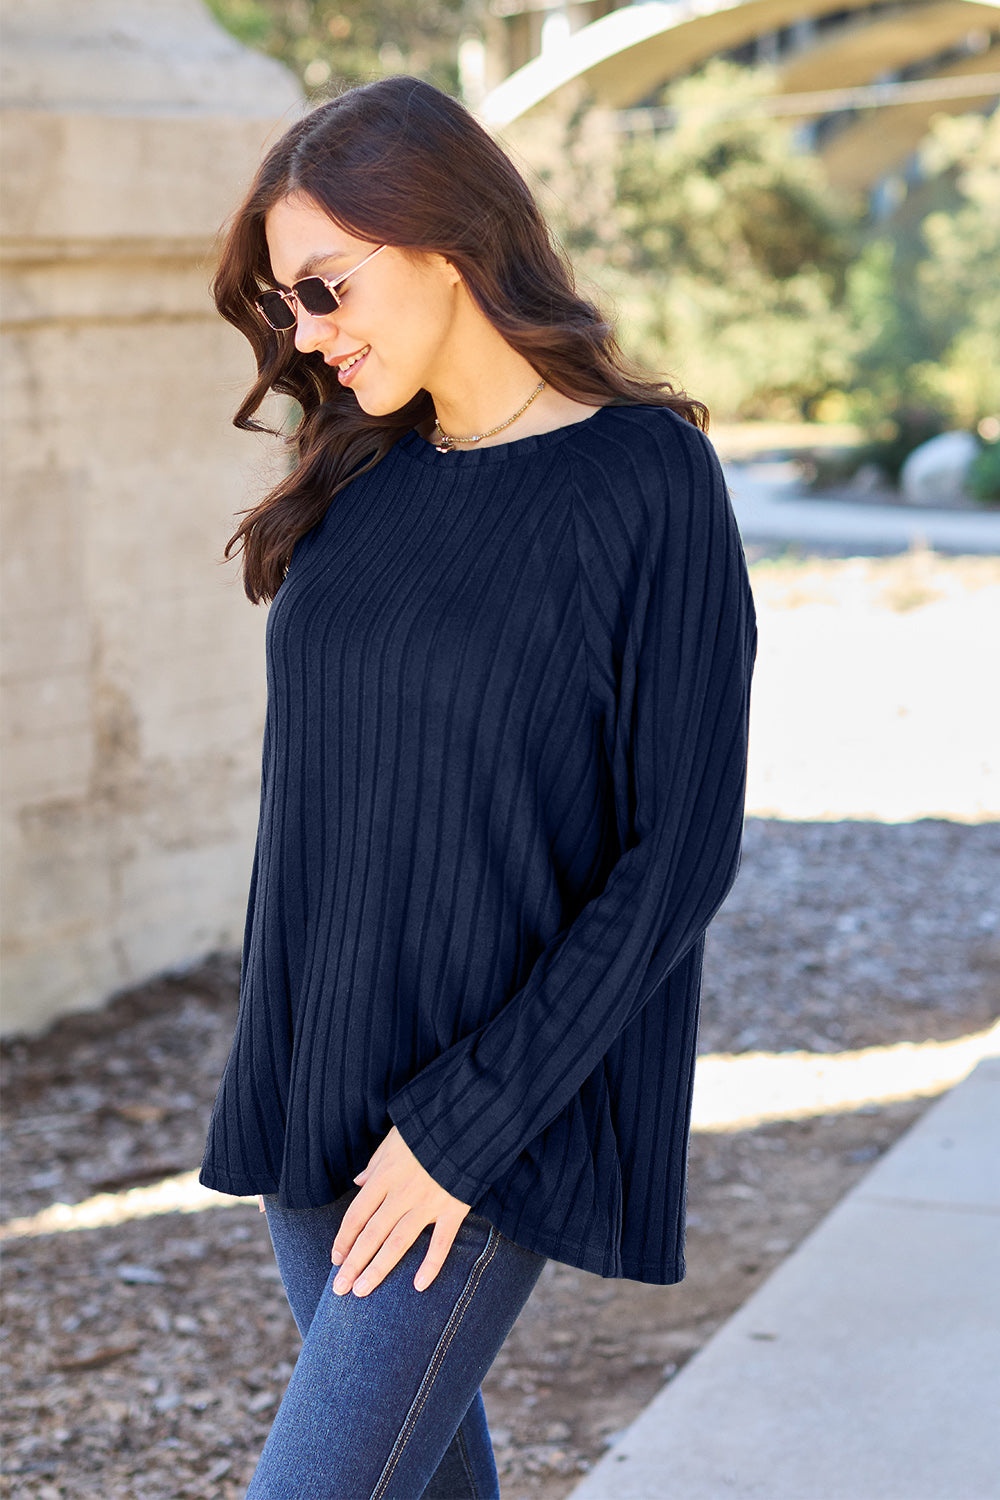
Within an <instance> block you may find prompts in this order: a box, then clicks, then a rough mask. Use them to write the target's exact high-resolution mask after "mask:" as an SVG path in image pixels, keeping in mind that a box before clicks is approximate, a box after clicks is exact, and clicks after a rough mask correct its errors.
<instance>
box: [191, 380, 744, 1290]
mask: <svg viewBox="0 0 1000 1500" xmlns="http://www.w3.org/2000/svg"><path fill="white" fill-rule="evenodd" d="M755 649H756V626H755V616H754V608H753V601H752V597H751V594H750V587H749V582H748V578H747V572H746V566H745V562H744V557H743V551H742V547H741V544H740V539H739V535H738V532H737V529H736V524H735V521H734V518H733V514H732V510H731V507H730V503H729V498H728V495H727V492H726V486H725V482H724V480H723V477H722V472H721V470H720V467H719V463H718V459H717V458H716V455H715V452H714V450H713V448H712V446H711V444H710V443H709V441H708V439H707V438H706V437H705V436H704V435H703V434H702V433H701V432H699V431H698V430H697V429H696V428H695V427H693V426H691V425H690V424H689V423H687V422H685V421H684V420H683V419H682V418H680V417H678V416H677V415H675V414H674V413H673V412H671V411H670V410H668V409H666V408H662V407H651V406H638V405H633V406H628V405H621V406H618V405H614V406H606V407H603V408H601V410H599V411H598V412H596V413H594V414H593V415H591V416H590V417H588V418H586V419H585V420H583V421H582V422H578V423H576V424H573V425H570V426H566V427H561V428H559V429H557V430H556V431H553V432H547V433H542V434H539V435H535V436H531V437H526V438H521V439H519V440H516V441H512V442H508V443H504V444H501V445H499V446H494V447H491V448H480V449H469V450H459V451H458V452H452V453H445V454H442V453H439V452H438V451H437V450H436V449H435V448H434V447H433V446H432V445H431V444H430V443H428V442H426V441H425V440H424V439H423V438H421V437H420V436H419V435H418V434H417V433H416V432H410V433H408V434H407V435H406V436H405V437H403V438H402V439H401V440H400V442H398V443H397V444H396V446H395V447H394V448H393V449H392V450H391V452H390V453H389V454H388V455H387V457H385V458H384V459H382V461H381V462H380V463H378V464H377V465H376V466H375V468H374V469H372V470H371V471H370V472H369V473H367V474H363V475H361V476H359V477H357V478H355V479H354V480H352V482H351V483H350V484H349V485H348V486H347V487H346V488H345V489H344V490H342V491H341V492H340V493H339V494H338V495H336V497H335V498H334V500H333V502H332V503H331V504H330V506H329V508H328V509H327V511H326V513H325V515H324V517H323V519H322V520H321V521H320V522H319V523H318V524H317V525H316V526H314V527H313V528H312V530H311V531H309V532H308V533H306V535H305V536H303V537H302V538H301V539H300V540H299V542H298V543H297V544H296V546H295V549H294V553H293V556H292V560H291V565H290V567H289V570H288V573H287V576H286V578H285V580H284V582H283V583H282V585H281V588H280V589H279V590H278V593H277V596H276V598H275V600H274V603H273V604H272V606H271V609H270V613H269V617H268V621H267V632H266V654H267V685H268V701H267V717H266V725H265V730H264V747H263V767H262V772H263V774H262V783H261V801H260V822H259V828H258V834H257V846H256V852H255V856H254V861H253V870H252V875H251V881H250V897H249V907H248V911H247V920H246V928H245V935H244V944H243V968H242V980H241V994H240V1007H239V1014H238V1019H237V1022H236V1034H235V1038H234V1040H233V1045H232V1051H231V1053H230V1057H229V1061H228V1063H227V1065H226V1069H225V1072H224V1075H223V1078H222V1082H221V1085H220V1088H219V1093H218V1097H217V1099H216V1103H215V1108H214V1111H213V1115H212V1120H211V1125H210V1129H209V1136H208V1142H207V1147H206V1152H205V1159H204V1163H203V1166H202V1170H201V1181H202V1182H203V1183H204V1184H205V1185H206V1186H208V1187H211V1188H216V1189H218V1190H220V1191H221V1192H225V1193H237V1194H253V1193H276V1194H277V1195H278V1199H279V1202H280V1203H282V1204H283V1205H285V1206H288V1207H292V1208H304V1207H309V1206H318V1205H320V1204H324V1203H329V1202H331V1201H333V1200H334V1199H335V1198H337V1197H339V1196H340V1195H341V1194H343V1193H345V1192H347V1191H348V1190H350V1189H351V1187H352V1178H353V1177H354V1176H355V1175H356V1174H357V1173H358V1172H359V1171H360V1170H361V1169H362V1168H363V1167H364V1166H366V1165H367V1163H368V1160H369V1157H370V1156H371V1154H372V1152H373V1151H374V1150H375V1148H376V1146H377V1145H378V1144H379V1142H380V1141H381V1140H382V1139H383V1138H384V1137H385V1135H386V1134H387V1132H388V1131H389V1129H390V1128H391V1126H392V1125H393V1124H395V1125H396V1126H397V1127H398V1129H399V1131H400V1133H401V1135H402V1136H403V1138H404V1140H405V1141H406V1142H407V1144H408V1145H409V1147H410V1148H411V1150H412V1151H413V1152H414V1154H415V1155H416V1157H417V1158H418V1160H419V1161H420V1162H421V1163H422V1164H423V1165H424V1167H426V1169H427V1171H428V1172H429V1173H430V1174H431V1175H432V1176H433V1177H434V1178H435V1180H436V1181H437V1182H438V1183H440V1184H441V1186H442V1187H444V1188H446V1189H447V1191H448V1192H450V1193H452V1194H454V1195H455V1197H457V1198H459V1199H461V1200H462V1201H463V1202H465V1203H469V1204H471V1206H472V1208H473V1210H474V1211H475V1212H476V1213H479V1214H482V1215H484V1216H485V1217H486V1218H487V1219H489V1220H490V1221H491V1222H492V1223H494V1224H495V1225H496V1226H497V1227H498V1228H499V1229H500V1230H501V1231H502V1232H503V1233H504V1234H506V1235H507V1236H508V1238H510V1239H512V1240H515V1241H516V1242H518V1243H519V1244H521V1245H524V1246H525V1247H527V1248H528V1249H531V1250H534V1251H537V1252H538V1253H540V1254H543V1255H546V1256H549V1257H551V1258H553V1259H556V1260H559V1261H563V1262H566V1263H568V1264H570V1265H574V1266H580V1267H582V1268H584V1269H586V1270H589V1271H595V1272H597V1273H599V1274H600V1275H602V1276H626V1277H631V1278H633V1279H635V1280H638V1281H648V1282H659V1283H666V1282H672V1281H678V1280H680V1279H681V1277H682V1276H683V1275H684V1250H683V1246H684V1212H685V1196H686V1193H685V1189H686V1168H687V1144H688V1131H689V1123H690V1107H691V1090H692V1081H693V1073H694V1061H695V1047H696V1037H697V1023H698V1000H699V989H700V982H701V963H702V953H703V948H704V934H705V929H706V927H707V925H708V923H709V921H710V920H711V918H712V916H713V915H714V913H715V912H716V910H717V909H718V907H719V906H720V904H721V902H722V900H723V898H724V897H725V895H726V893H727V891H728V890H729V887H730V885H731V884H732V881H733V879H734V878H735V875H736V869H737V865H738V862H739V851H740V840H741V834H742V827H743V803H744V786H745V772H746V742H747V723H748V713H749V693H750V678H751V673H752V668H753V660H754V654H755Z"/></svg>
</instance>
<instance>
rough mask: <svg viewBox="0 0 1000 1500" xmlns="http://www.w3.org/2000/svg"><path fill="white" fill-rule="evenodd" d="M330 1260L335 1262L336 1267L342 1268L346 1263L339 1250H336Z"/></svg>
mask: <svg viewBox="0 0 1000 1500" xmlns="http://www.w3.org/2000/svg"><path fill="white" fill-rule="evenodd" d="M330 1259H331V1260H332V1261H333V1263H334V1265H335V1266H340V1265H343V1263H344V1257H343V1255H342V1254H341V1252H340V1251H339V1250H334V1252H333V1254H332V1255H331V1257H330Z"/></svg>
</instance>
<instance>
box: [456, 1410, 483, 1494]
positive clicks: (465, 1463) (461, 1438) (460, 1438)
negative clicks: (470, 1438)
mask: <svg viewBox="0 0 1000 1500" xmlns="http://www.w3.org/2000/svg"><path fill="white" fill-rule="evenodd" d="M464 1420H465V1418H464V1417H463V1418H462V1421H463V1422H464ZM455 1437H456V1439H457V1442H458V1451H459V1453H460V1455H461V1458H462V1467H463V1469H464V1470H465V1477H466V1479H467V1480H468V1484H469V1500H479V1486H478V1484H477V1483H476V1476H475V1474H474V1473H473V1471H472V1463H471V1462H470V1459H469V1445H468V1443H467V1442H466V1441H465V1433H464V1432H463V1431H462V1426H461V1423H459V1427H458V1431H457V1432H456V1434H455Z"/></svg>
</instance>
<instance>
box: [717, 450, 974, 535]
mask: <svg viewBox="0 0 1000 1500" xmlns="http://www.w3.org/2000/svg"><path fill="white" fill-rule="evenodd" d="M724 468H725V471H726V478H727V480H728V483H729V488H730V491H731V493H732V497H733V508H734V510H735V511H736V519H737V521H738V522H739V526H740V531H741V532H742V534H743V540H744V541H745V542H747V543H752V542H787V543H792V544H794V543H801V544H802V545H804V546H818V547H821V548H824V549H826V548H834V549H836V550H838V551H840V550H845V551H857V552H860V553H866V552H876V553H879V552H905V551H906V550H907V548H909V547H912V546H919V545H921V544H923V545H925V546H927V547H930V548H933V549H934V550H935V551H938V552H953V553H972V552H987V553H1000V510H982V511H978V510H923V509H921V508H917V507H914V506H908V505H873V504H868V503H867V502H865V501H860V500H858V501H852V500H843V499H821V498H817V497H811V496H810V497H809V498H806V497H805V496H804V494H803V493H802V488H801V484H800V482H799V481H798V479H797V477H796V475H795V473H794V467H793V465H791V464H788V463H745V464H743V463H728V464H725V465H724Z"/></svg>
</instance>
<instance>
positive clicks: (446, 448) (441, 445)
mask: <svg viewBox="0 0 1000 1500" xmlns="http://www.w3.org/2000/svg"><path fill="white" fill-rule="evenodd" d="M544 389H545V381H544V380H540V381H539V382H538V384H537V385H536V386H535V389H534V390H533V391H532V393H531V395H530V396H529V397H528V399H527V401H526V402H525V403H524V405H523V406H519V407H518V408H517V411H516V412H515V413H514V415H513V416H512V417H508V418H507V420H506V422H501V423H500V426H499V427H491V428H490V429H489V431H488V432H476V433H474V434H473V435H472V437H450V436H449V434H448V433H447V432H445V430H444V428H443V427H442V426H441V423H440V422H438V421H436V420H435V423H434V425H435V427H436V428H437V430H438V432H439V433H440V434H441V441H440V442H437V443H435V444H434V446H435V448H436V449H437V451H438V452H439V453H452V452H453V451H454V450H455V448H456V447H457V446H458V444H459V443H481V442H482V440H483V438H488V437H493V436H494V435H495V434H496V433H498V432H503V430H504V428H505V427H509V426H510V424H511V422H516V421H517V419H518V417H519V416H520V415H521V413H522V412H525V411H527V410H528V407H529V406H530V405H531V403H532V401H534V399H535V397H536V396H540V395H541V393H542V391H543V390H544Z"/></svg>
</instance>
